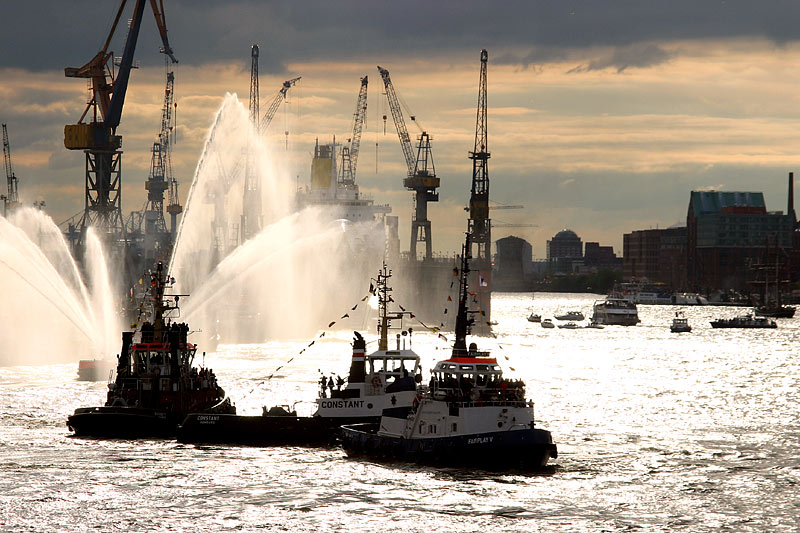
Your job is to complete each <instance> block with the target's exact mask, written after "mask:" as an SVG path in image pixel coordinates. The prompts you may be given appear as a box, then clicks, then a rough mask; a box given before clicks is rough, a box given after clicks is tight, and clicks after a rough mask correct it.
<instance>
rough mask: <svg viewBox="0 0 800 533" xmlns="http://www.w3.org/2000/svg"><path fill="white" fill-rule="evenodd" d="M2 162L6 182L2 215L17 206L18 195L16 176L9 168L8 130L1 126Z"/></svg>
mask: <svg viewBox="0 0 800 533" xmlns="http://www.w3.org/2000/svg"><path fill="white" fill-rule="evenodd" d="M3 161H4V162H5V167H6V181H7V183H8V193H7V194H4V195H2V199H3V215H4V216H5V214H6V213H7V212H8V209H9V208H11V209H13V208H14V207H16V206H17V204H19V194H18V193H17V176H15V175H14V168H13V167H12V166H11V143H10V142H9V141H8V128H7V127H6V125H5V124H3Z"/></svg>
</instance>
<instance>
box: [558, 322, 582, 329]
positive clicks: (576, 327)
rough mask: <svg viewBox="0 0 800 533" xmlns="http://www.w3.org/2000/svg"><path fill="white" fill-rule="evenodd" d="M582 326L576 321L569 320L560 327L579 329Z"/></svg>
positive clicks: (559, 326)
mask: <svg viewBox="0 0 800 533" xmlns="http://www.w3.org/2000/svg"><path fill="white" fill-rule="evenodd" d="M579 327H580V326H578V324H576V323H575V322H567V323H566V324H559V325H558V328H559V329H578V328H579Z"/></svg>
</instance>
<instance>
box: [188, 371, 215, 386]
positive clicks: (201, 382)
mask: <svg viewBox="0 0 800 533" xmlns="http://www.w3.org/2000/svg"><path fill="white" fill-rule="evenodd" d="M216 387H217V376H216V374H214V370H212V369H210V368H201V369H200V371H198V370H197V369H196V368H195V367H192V388H193V389H194V390H202V389H214V388H216Z"/></svg>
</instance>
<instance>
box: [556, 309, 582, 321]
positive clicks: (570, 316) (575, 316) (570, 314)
mask: <svg viewBox="0 0 800 533" xmlns="http://www.w3.org/2000/svg"><path fill="white" fill-rule="evenodd" d="M584 318H586V317H584V316H583V313H581V312H580V311H567V312H566V313H564V314H563V315H556V320H573V321H574V320H583V319H584Z"/></svg>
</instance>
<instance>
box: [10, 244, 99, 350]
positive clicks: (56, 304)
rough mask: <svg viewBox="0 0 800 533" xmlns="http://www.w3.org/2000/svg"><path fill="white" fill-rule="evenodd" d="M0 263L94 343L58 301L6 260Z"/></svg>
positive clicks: (83, 327) (83, 328) (82, 326)
mask: <svg viewBox="0 0 800 533" xmlns="http://www.w3.org/2000/svg"><path fill="white" fill-rule="evenodd" d="M0 263H2V264H3V265H5V266H6V268H8V269H9V270H10V271H11V272H13V273H14V274H16V275H17V276H19V278H20V279H21V280H22V281H24V282H25V283H27V284H28V285H29V286H30V287H31V288H32V289H33V290H35V291H36V292H37V293H39V295H41V297H42V298H44V299H45V300H47V301H48V302H50V303H51V304H53V307H54V308H56V309H58V311H59V312H60V313H61V314H62V315H64V318H66V319H67V320H69V321H70V322H72V324H73V325H74V326H75V327H76V328H78V331H80V332H81V333H83V335H84V336H85V337H86V338H87V339H88V340H89V341H91V342H92V344H94V343H95V340H94V338H92V336H91V335H89V333H88V332H87V331H86V330H85V326H84V325H81V324H78V323H77V322H75V320H74V319H73V318H72V315H71V314H70V313H68V312H66V311H64V309H62V308H61V306H60V305H59V303H58V302H54V301H53V300H52V299H51V298H49V297H48V296H47V295H46V294H45V293H44V292H42V290H41V289H40V288H39V287H37V286H36V285H34V284H33V283H31V282H30V281H29V280H28V279H27V278H26V277H25V276H23V275H22V273H21V272H20V271H19V270H17V269H16V268H14V267H13V266H11V265H10V264H8V262H6V261H4V260H3V259H0Z"/></svg>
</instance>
